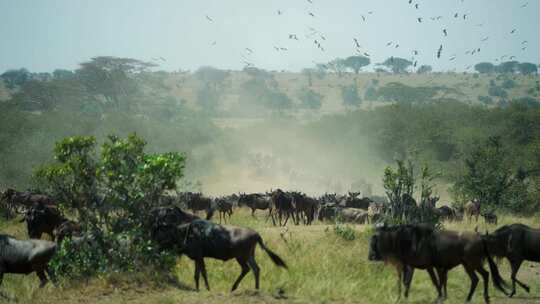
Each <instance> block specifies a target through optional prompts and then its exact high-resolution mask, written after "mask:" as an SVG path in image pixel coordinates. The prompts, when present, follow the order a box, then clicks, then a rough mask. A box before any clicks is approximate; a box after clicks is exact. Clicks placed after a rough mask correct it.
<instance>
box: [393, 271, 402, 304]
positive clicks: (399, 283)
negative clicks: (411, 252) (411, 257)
mask: <svg viewBox="0 0 540 304" xmlns="http://www.w3.org/2000/svg"><path fill="white" fill-rule="evenodd" d="M395 267H396V271H397V278H398V281H397V284H398V286H397V287H398V297H397V299H396V302H399V300H400V299H401V281H402V277H403V268H404V267H403V264H396V265H395Z"/></svg>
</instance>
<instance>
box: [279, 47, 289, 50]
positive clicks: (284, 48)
mask: <svg viewBox="0 0 540 304" xmlns="http://www.w3.org/2000/svg"><path fill="white" fill-rule="evenodd" d="M279 49H280V50H282V51H286V50H288V49H287V48H286V47H280V48H279Z"/></svg>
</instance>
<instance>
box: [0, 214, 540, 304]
mask: <svg viewBox="0 0 540 304" xmlns="http://www.w3.org/2000/svg"><path fill="white" fill-rule="evenodd" d="M258 212H260V213H259V214H258V216H257V219H253V218H252V217H251V216H250V214H249V211H248V210H244V209H237V210H236V211H235V214H234V215H233V218H232V220H231V222H230V224H232V225H237V226H242V227H252V228H254V229H256V230H257V231H259V232H260V233H261V235H262V236H263V239H264V240H265V242H266V243H267V245H268V246H269V248H271V249H272V250H274V251H275V252H276V253H278V254H279V255H280V256H281V257H283V258H284V260H285V261H286V262H287V263H288V266H289V270H288V271H286V270H283V269H281V268H278V267H276V266H274V265H273V263H272V262H271V260H270V258H269V257H267V256H266V254H265V253H264V252H263V251H262V250H260V249H258V250H257V261H258V263H259V265H260V267H261V290H260V291H255V289H254V278H253V275H252V274H251V273H250V274H248V275H247V276H246V277H245V278H244V280H243V281H242V283H241V285H240V287H239V289H238V290H237V291H236V292H234V293H230V292H229V289H230V288H231V286H232V284H233V282H234V280H235V279H236V277H237V276H238V274H239V273H240V268H239V266H238V264H237V263H236V262H235V261H229V262H226V263H223V262H221V261H216V260H212V259H206V265H207V270H208V276H209V283H210V287H211V291H210V292H209V291H206V290H204V289H202V290H201V292H195V291H194V281H193V271H194V267H193V263H192V262H191V261H190V260H189V259H188V258H187V257H182V258H181V259H179V260H178V264H177V266H176V269H175V270H174V276H176V277H177V278H178V284H174V285H173V284H171V283H167V282H165V280H161V281H160V280H156V281H152V280H149V276H150V275H149V274H144V273H141V274H138V275H126V274H121V273H119V274H111V275H110V276H109V277H107V278H94V279H90V280H89V281H79V282H64V283H62V284H61V286H58V287H55V286H53V285H52V284H48V285H47V286H46V287H45V288H44V289H41V290H40V289H39V288H38V284H39V281H38V279H37V277H36V276H35V275H34V274H32V275H30V276H21V275H5V277H4V282H3V285H2V287H1V290H2V294H3V295H4V296H3V297H1V298H0V302H17V303H36V304H52V303H54V304H64V303H144V304H168V303H394V302H395V300H396V275H395V272H394V270H393V268H391V267H390V266H385V265H384V264H382V263H373V262H369V261H368V260H367V255H368V242H369V236H370V227H369V226H363V225H357V226H349V227H352V228H353V229H354V231H355V236H356V238H355V239H354V240H352V241H348V240H345V239H344V238H342V237H341V236H340V235H338V234H337V233H336V232H335V231H334V226H333V225H328V224H325V223H320V222H317V223H316V224H315V225H313V226H307V227H306V226H289V227H288V228H281V227H273V226H272V224H271V223H270V222H266V221H265V217H266V216H265V214H264V215H263V213H262V212H261V211H258ZM514 222H521V223H525V224H528V225H531V226H535V227H538V226H540V217H538V216H535V217H529V218H517V217H512V216H500V219H499V226H500V225H503V224H508V223H514ZM0 225H1V226H0V228H1V230H2V232H3V233H10V234H14V235H15V236H18V237H21V238H25V235H26V228H25V227H24V226H23V224H20V223H18V222H17V221H16V220H14V221H11V222H7V223H6V222H2V223H1V224H0ZM476 226H478V229H479V231H481V232H484V231H485V230H486V229H488V230H489V231H493V230H494V229H495V227H494V226H486V225H485V224H484V223H483V221H482V220H479V222H478V223H474V222H472V223H468V222H467V221H465V222H462V223H445V228H446V229H457V230H464V231H471V230H473V229H474V228H475V227H476ZM499 267H500V270H501V272H502V274H503V277H504V278H505V279H506V280H507V281H509V266H508V264H507V263H506V261H500V262H499ZM486 268H487V265H486ZM518 278H521V279H522V281H524V282H526V283H527V284H530V286H531V293H530V294H526V293H525V292H524V291H523V290H522V289H518V293H517V295H516V296H515V298H513V299H508V298H506V297H505V296H504V295H503V294H502V293H500V292H499V291H497V290H495V289H494V288H493V286H492V285H491V284H490V292H491V296H492V302H493V303H540V265H535V264H533V263H528V262H526V263H524V264H523V266H522V267H521V270H520V272H519V275H518ZM201 281H202V278H201ZM201 284H202V282H201ZM468 289H469V279H468V277H467V275H466V274H465V272H464V271H463V270H462V269H461V267H458V268H456V269H454V270H453V271H451V272H450V274H449V281H448V293H449V299H448V300H447V301H446V302H445V303H449V304H452V303H463V301H464V299H465V297H466V295H467V292H468ZM435 297H436V292H435V289H434V288H433V286H432V285H431V282H430V280H429V278H428V276H427V273H426V272H425V271H417V272H416V273H415V277H414V280H413V284H412V288H411V295H410V298H409V299H408V300H406V301H405V300H404V301H402V302H404V303H431V302H433V300H434V299H435ZM473 303H483V299H482V285H481V284H479V286H478V288H477V290H476V293H475V297H474V298H473Z"/></svg>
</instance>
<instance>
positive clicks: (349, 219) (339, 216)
mask: <svg viewBox="0 0 540 304" xmlns="http://www.w3.org/2000/svg"><path fill="white" fill-rule="evenodd" d="M368 216H369V215H368V211H366V210H364V209H358V208H343V207H340V206H328V205H324V206H322V207H321V209H320V211H319V220H321V221H325V220H326V221H342V222H346V223H354V224H367V223H368V221H369V220H368Z"/></svg>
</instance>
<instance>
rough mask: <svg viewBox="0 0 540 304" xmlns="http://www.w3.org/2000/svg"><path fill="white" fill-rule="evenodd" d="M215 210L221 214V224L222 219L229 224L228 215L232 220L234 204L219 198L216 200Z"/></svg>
mask: <svg viewBox="0 0 540 304" xmlns="http://www.w3.org/2000/svg"><path fill="white" fill-rule="evenodd" d="M213 208H215V209H217V211H218V212H219V223H220V224H221V218H222V217H223V221H224V222H227V215H228V216H229V220H230V219H231V216H232V214H233V204H232V203H231V202H229V201H227V200H226V199H225V198H223V197H218V198H216V199H215V200H214V206H213Z"/></svg>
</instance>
